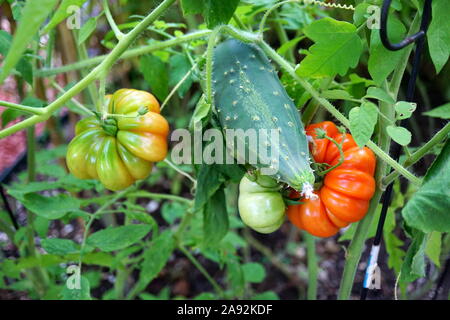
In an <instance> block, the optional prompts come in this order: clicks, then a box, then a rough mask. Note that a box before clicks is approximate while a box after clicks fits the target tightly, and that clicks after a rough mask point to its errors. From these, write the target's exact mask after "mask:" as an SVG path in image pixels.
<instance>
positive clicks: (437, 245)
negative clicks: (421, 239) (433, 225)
mask: <svg viewBox="0 0 450 320" xmlns="http://www.w3.org/2000/svg"><path fill="white" fill-rule="evenodd" d="M441 244H442V233H440V232H436V231H433V232H431V235H430V237H429V238H428V241H427V246H426V248H425V254H426V255H427V257H428V258H430V260H431V261H433V263H434V264H435V265H436V266H438V267H440V266H441V261H440V259H439V258H440V256H441Z"/></svg>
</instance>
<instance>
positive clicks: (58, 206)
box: [22, 193, 80, 220]
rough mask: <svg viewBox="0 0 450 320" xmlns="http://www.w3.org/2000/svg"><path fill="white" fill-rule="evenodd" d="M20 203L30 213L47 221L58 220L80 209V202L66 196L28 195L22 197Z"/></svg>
mask: <svg viewBox="0 0 450 320" xmlns="http://www.w3.org/2000/svg"><path fill="white" fill-rule="evenodd" d="M22 203H23V205H24V206H25V207H26V208H27V209H28V210H30V211H31V212H33V213H35V214H36V215H38V216H41V217H43V218H46V219H49V220H53V219H60V218H62V217H64V216H65V215H66V214H67V213H69V212H71V211H74V210H78V209H79V208H80V201H79V200H78V199H77V198H74V197H72V196H69V195H67V194H58V195H57V196H52V197H44V196H42V195H40V194H38V193H28V194H25V195H24V196H23V200H22Z"/></svg>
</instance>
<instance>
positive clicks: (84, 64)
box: [35, 30, 212, 77]
mask: <svg viewBox="0 0 450 320" xmlns="http://www.w3.org/2000/svg"><path fill="white" fill-rule="evenodd" d="M211 32H212V31H211V30H202V31H197V32H193V33H188V34H186V35H183V36H180V37H177V38H174V39H170V40H166V41H162V42H158V43H152V44H149V45H146V46H141V47H138V48H133V49H129V50H127V51H125V52H124V53H123V55H122V56H121V57H120V58H119V60H121V59H128V58H134V57H137V56H140V55H143V54H147V53H151V52H154V51H158V50H163V49H166V48H169V47H173V46H176V45H179V44H183V43H185V42H189V41H193V40H197V39H201V38H205V37H207V36H208V35H209V34H211ZM107 56H108V55H101V56H97V57H94V58H90V59H86V60H81V61H78V62H76V63H72V64H69V65H66V66H62V67H58V68H52V69H41V70H37V71H36V74H35V76H37V77H48V76H52V75H56V74H59V73H64V72H69V71H73V70H79V69H84V68H92V67H93V66H96V65H98V64H100V63H101V62H102V61H103V60H105V58H106V57H107Z"/></svg>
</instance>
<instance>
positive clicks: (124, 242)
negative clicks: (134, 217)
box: [86, 224, 151, 252]
mask: <svg viewBox="0 0 450 320" xmlns="http://www.w3.org/2000/svg"><path fill="white" fill-rule="evenodd" d="M150 229H151V226H149V225H144V224H131V225H127V226H120V227H111V228H107V229H104V230H100V231H97V232H95V233H93V234H92V235H90V236H89V238H88V239H87V241H86V243H87V244H89V245H91V246H94V247H97V248H99V249H100V250H102V251H106V252H110V251H115V250H120V249H123V248H126V247H128V246H130V245H132V244H134V243H136V242H138V241H139V240H141V239H142V238H143V237H145V236H146V235H147V234H148V233H149V232H150Z"/></svg>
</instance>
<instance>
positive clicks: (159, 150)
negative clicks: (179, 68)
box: [67, 89, 169, 191]
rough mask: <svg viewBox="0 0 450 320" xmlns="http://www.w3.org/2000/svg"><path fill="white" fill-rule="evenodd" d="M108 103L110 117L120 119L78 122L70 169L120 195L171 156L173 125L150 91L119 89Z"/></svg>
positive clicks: (94, 118) (77, 175)
mask: <svg viewBox="0 0 450 320" xmlns="http://www.w3.org/2000/svg"><path fill="white" fill-rule="evenodd" d="M105 100H106V103H107V105H108V113H110V114H114V115H117V116H114V117H111V118H108V119H106V120H100V119H99V118H97V117H96V116H92V117H88V118H85V119H83V120H81V121H79V122H78V123H77V125H76V127H75V135H76V136H75V138H74V139H73V140H72V141H71V142H70V144H69V147H68V151H67V166H68V168H69V170H70V172H71V173H72V174H73V175H75V176H76V177H78V178H80V179H98V180H100V182H101V183H102V184H103V185H104V186H105V187H106V188H107V189H110V190H114V191H117V190H121V189H124V188H126V187H128V186H129V185H131V184H132V183H134V182H135V181H136V180H139V179H144V178H146V177H147V176H148V175H149V174H150V172H151V170H152V163H153V162H157V161H161V160H163V159H164V158H165V157H166V155H167V148H168V147H167V134H168V132H169V124H168V122H167V120H166V119H165V118H164V117H163V116H161V115H160V114H159V113H160V110H159V103H158V101H157V100H156V99H155V97H154V96H153V95H152V94H150V93H148V92H145V91H140V90H134V89H120V90H117V91H116V92H115V93H114V94H112V95H107V96H106V97H105ZM142 110H145V111H146V112H145V113H144V114H143V115H141V113H142Z"/></svg>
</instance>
